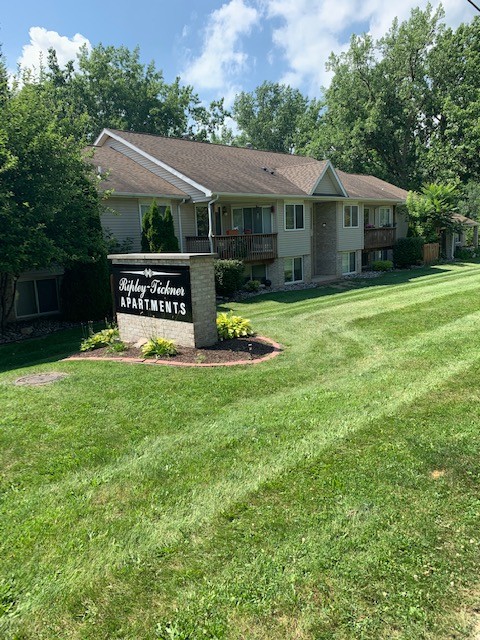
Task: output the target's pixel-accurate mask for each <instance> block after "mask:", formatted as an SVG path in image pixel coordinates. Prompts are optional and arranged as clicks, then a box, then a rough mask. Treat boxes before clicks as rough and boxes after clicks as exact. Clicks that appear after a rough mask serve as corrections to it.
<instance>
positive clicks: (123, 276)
mask: <svg viewBox="0 0 480 640" xmlns="http://www.w3.org/2000/svg"><path fill="white" fill-rule="evenodd" d="M112 273H113V286H114V293H115V306H116V311H117V313H126V314H132V315H136V316H146V317H149V318H162V319H164V320H176V321H180V322H192V294H191V287H190V267H187V266H172V265H168V266H167V265H161V264H155V265H148V264H141V265H139V264H131V265H128V264H114V265H113V266H112Z"/></svg>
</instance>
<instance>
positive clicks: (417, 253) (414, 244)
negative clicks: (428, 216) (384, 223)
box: [393, 236, 425, 269]
mask: <svg viewBox="0 0 480 640" xmlns="http://www.w3.org/2000/svg"><path fill="white" fill-rule="evenodd" d="M424 244H425V239H424V238H421V237H418V236H417V237H410V238H399V239H398V240H397V241H396V242H395V244H394V245H393V262H394V264H395V266H396V267H399V268H400V269H404V268H406V267H411V266H412V265H416V264H420V263H421V262H422V260H423V245H424Z"/></svg>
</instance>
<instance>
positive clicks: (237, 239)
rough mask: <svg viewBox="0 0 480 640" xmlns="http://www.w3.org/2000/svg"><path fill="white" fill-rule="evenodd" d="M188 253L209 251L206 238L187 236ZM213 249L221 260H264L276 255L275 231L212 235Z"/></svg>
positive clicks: (271, 258) (273, 258)
mask: <svg viewBox="0 0 480 640" xmlns="http://www.w3.org/2000/svg"><path fill="white" fill-rule="evenodd" d="M185 240H186V245H187V246H186V250H187V252H188V253H209V252H210V243H209V241H208V238H206V237H201V236H187V237H186V238H185ZM212 241H213V251H214V253H218V257H219V258H222V259H223V260H243V261H244V262H257V261H258V262H260V261H261V262H265V261H268V260H275V258H276V257H277V234H276V233H251V234H245V235H238V236H234V235H232V236H213V238H212Z"/></svg>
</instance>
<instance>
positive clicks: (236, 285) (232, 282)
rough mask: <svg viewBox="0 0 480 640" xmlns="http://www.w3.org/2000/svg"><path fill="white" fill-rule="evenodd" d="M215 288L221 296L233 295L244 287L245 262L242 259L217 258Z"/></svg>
mask: <svg viewBox="0 0 480 640" xmlns="http://www.w3.org/2000/svg"><path fill="white" fill-rule="evenodd" d="M214 268H215V289H216V291H217V294H218V295H219V296H226V297H231V296H233V294H234V293H235V291H238V290H239V289H241V288H242V285H243V278H244V274H243V262H242V261H241V260H215V262H214Z"/></svg>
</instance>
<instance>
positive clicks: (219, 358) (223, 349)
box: [66, 336, 282, 367]
mask: <svg viewBox="0 0 480 640" xmlns="http://www.w3.org/2000/svg"><path fill="white" fill-rule="evenodd" d="M177 349H178V353H177V355H176V356H170V357H168V358H166V357H162V358H145V357H144V356H143V355H142V351H141V348H138V347H135V346H133V345H127V349H126V350H125V351H121V352H119V353H111V352H110V351H109V349H108V347H104V348H101V349H95V350H94V351H85V352H80V353H77V354H75V355H73V356H70V357H69V358H66V359H67V360H84V359H85V360H116V361H123V362H137V363H140V362H142V363H145V364H169V365H177V366H187V367H195V366H196V367H214V366H222V365H224V366H228V365H235V364H254V363H256V362H263V361H264V360H268V359H270V358H273V357H275V356H276V355H278V354H279V353H280V352H281V351H282V348H281V346H280V345H279V344H278V343H276V342H274V341H273V340H270V339H269V338H265V337H263V336H255V337H251V338H235V339H233V340H224V341H223V342H218V343H217V344H215V345H213V346H211V347H204V348H202V349H197V348H193V347H182V346H177Z"/></svg>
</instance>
